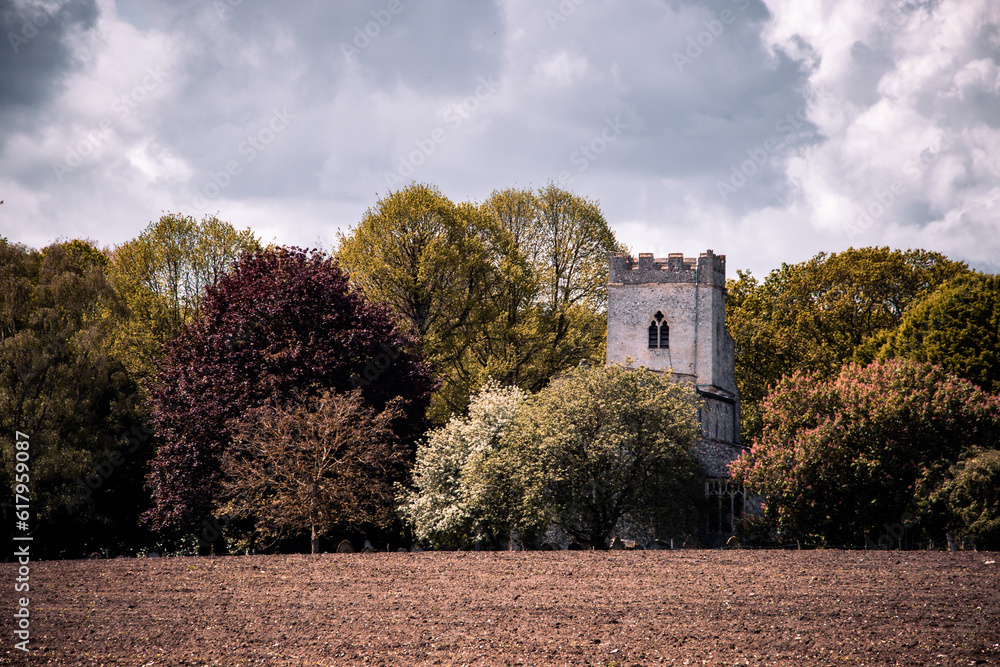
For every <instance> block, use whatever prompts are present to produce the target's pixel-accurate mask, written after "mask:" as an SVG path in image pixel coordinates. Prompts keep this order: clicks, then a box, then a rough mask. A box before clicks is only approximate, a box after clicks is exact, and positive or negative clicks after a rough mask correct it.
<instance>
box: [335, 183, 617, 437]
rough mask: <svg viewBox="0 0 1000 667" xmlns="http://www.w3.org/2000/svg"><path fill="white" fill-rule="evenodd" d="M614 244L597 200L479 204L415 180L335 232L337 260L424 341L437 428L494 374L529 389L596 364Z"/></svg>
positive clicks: (534, 195)
mask: <svg viewBox="0 0 1000 667" xmlns="http://www.w3.org/2000/svg"><path fill="white" fill-rule="evenodd" d="M621 249H622V247H621V246H620V244H618V243H617V241H615V239H614V234H613V233H612V232H611V230H610V228H609V227H608V225H607V222H606V221H605V220H604V217H603V216H602V215H601V213H600V210H599V209H598V207H597V204H596V203H594V202H590V201H588V200H585V199H583V198H580V197H577V196H575V195H572V194H571V193H569V192H566V191H564V190H560V189H558V188H556V187H555V186H549V187H548V188H546V189H544V190H539V191H537V192H534V191H531V190H507V191H504V192H494V193H493V195H491V197H490V198H489V199H488V200H487V201H486V202H484V203H483V204H481V205H478V206H477V205H472V204H468V203H461V204H457V205H456V204H454V203H452V202H451V201H450V200H448V199H447V198H446V197H444V196H443V195H442V194H441V193H440V191H438V190H437V189H436V188H433V187H431V186H427V185H412V186H410V187H408V188H405V189H404V190H401V191H399V192H394V193H390V194H389V195H388V196H387V197H385V198H384V199H381V200H379V202H378V203H377V205H376V206H375V207H373V208H372V209H370V210H369V211H368V212H367V213H366V214H365V217H364V219H363V220H362V221H361V223H360V224H359V225H358V226H357V227H356V228H354V229H353V230H352V231H351V233H350V235H348V236H344V235H341V236H340V237H339V249H338V252H337V256H338V258H339V259H340V261H341V262H343V264H344V265H345V266H346V267H347V268H348V269H349V270H350V271H351V275H352V277H353V278H352V279H353V280H355V281H356V283H357V284H358V285H361V286H362V287H363V288H364V289H365V291H366V293H368V294H371V295H372V296H373V297H374V298H377V299H380V300H384V301H386V302H387V303H389V304H390V305H391V306H392V307H393V309H394V310H396V312H398V313H400V314H401V315H402V316H403V317H404V319H405V320H406V321H407V322H408V323H409V324H410V325H411V326H412V327H413V328H414V329H415V330H416V331H417V333H418V334H419V335H420V336H421V340H422V351H423V353H424V355H425V356H426V357H427V358H428V359H431V360H432V361H433V362H434V363H435V367H437V368H440V369H441V371H442V373H443V374H444V376H445V380H444V385H443V386H442V389H441V391H440V392H439V393H438V394H437V396H436V397H435V406H434V408H433V409H432V413H433V417H434V420H435V421H437V422H439V423H444V421H446V420H447V418H448V417H449V416H450V415H451V414H456V413H460V412H461V411H463V410H464V409H465V407H466V405H467V403H468V399H469V396H470V395H471V394H473V393H475V391H476V390H478V389H479V388H480V387H481V386H482V385H483V384H484V383H485V382H486V381H487V379H488V378H490V377H493V378H496V379H497V380H498V381H499V382H501V383H504V384H516V385H518V386H520V387H522V388H524V389H527V390H536V389H539V388H541V387H542V386H544V384H545V383H546V382H548V380H549V378H550V377H551V376H552V375H553V374H555V373H557V372H559V371H561V370H564V369H565V368H568V367H570V366H572V365H575V364H577V363H579V361H580V359H583V358H585V359H588V360H590V361H592V362H595V363H599V362H601V361H603V345H604V333H605V323H604V322H605V321H604V316H603V309H604V308H605V304H606V298H605V296H604V290H605V289H606V283H607V253H608V252H609V251H614V250H621Z"/></svg>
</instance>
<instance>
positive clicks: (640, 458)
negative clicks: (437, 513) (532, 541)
mask: <svg viewBox="0 0 1000 667" xmlns="http://www.w3.org/2000/svg"><path fill="white" fill-rule="evenodd" d="M696 407H697V399H696V396H695V394H694V392H693V391H692V390H691V388H690V387H688V386H686V385H683V384H679V383H676V382H672V381H670V380H669V379H668V378H666V377H663V376H661V375H658V374H655V373H653V372H651V371H649V370H647V369H645V368H640V369H630V368H625V367H623V366H621V365H612V366H600V367H594V368H586V367H579V368H576V369H573V370H571V371H569V372H567V373H565V374H563V375H560V376H558V377H556V378H554V379H553V381H552V382H551V383H550V384H549V385H548V386H547V387H545V388H544V389H542V390H541V391H540V392H538V393H537V394H535V395H534V396H532V397H531V398H529V399H528V400H527V401H526V402H525V403H524V405H523V406H522V408H521V409H520V410H518V413H517V416H516V417H515V419H514V421H513V422H512V423H511V425H510V426H509V429H508V430H507V432H506V434H505V436H504V438H503V447H502V449H501V450H500V451H499V452H498V453H497V454H496V455H492V456H487V457H484V460H483V462H482V464H481V465H480V466H479V470H478V471H477V472H476V475H477V476H478V479H477V480H476V483H477V484H479V485H481V487H482V497H483V498H486V499H490V501H491V502H492V503H493V504H494V505H495V506H496V507H498V508H500V510H501V512H500V513H501V514H502V513H504V512H509V523H508V525H509V526H510V528H512V529H514V530H517V531H519V532H521V533H522V534H528V535H530V534H532V533H533V532H536V533H537V532H538V531H540V530H543V529H545V528H546V527H547V526H548V525H549V524H554V525H556V526H558V527H559V528H561V529H562V530H564V531H566V533H568V534H569V535H571V536H573V537H575V538H577V539H579V540H583V541H586V542H589V543H590V544H593V545H595V546H607V545H608V541H609V538H611V537H612V536H613V535H614V534H615V532H616V530H620V529H621V525H622V522H623V521H626V522H628V523H629V524H630V525H631V526H633V527H640V528H643V529H646V530H649V531H651V532H656V531H677V532H681V531H684V530H685V529H686V530H690V529H691V528H692V527H693V524H694V523H695V521H696V514H697V497H698V492H699V490H700V489H699V486H700V485H699V482H700V475H699V469H698V465H697V462H696V461H695V459H694V456H693V455H692V454H691V448H692V447H693V445H694V443H695V442H696V440H697V437H698V424H697V421H696V417H695V416H696Z"/></svg>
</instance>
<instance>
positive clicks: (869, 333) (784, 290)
mask: <svg viewBox="0 0 1000 667" xmlns="http://www.w3.org/2000/svg"><path fill="white" fill-rule="evenodd" d="M967 270H968V269H967V267H966V266H965V264H963V263H961V262H952V261H950V260H948V259H947V258H945V257H944V256H943V255H941V254H939V253H934V252H928V251H925V250H907V251H900V250H890V249H889V248H859V249H854V248H851V249H848V250H845V251H844V252H841V253H833V254H829V255H828V254H826V253H820V254H818V255H816V256H815V257H813V258H812V259H811V260H809V261H807V262H802V263H800V264H795V265H788V264H782V266H781V268H779V269H775V270H774V271H772V272H771V274H770V275H768V277H767V278H766V279H765V280H764V281H763V282H758V281H757V280H756V279H755V278H754V277H753V276H752V275H750V274H749V273H743V272H738V274H737V275H738V276H739V277H738V279H737V280H735V281H732V280H731V281H729V284H728V288H729V298H728V299H727V302H726V324H727V327H728V329H729V332H730V334H731V335H732V336H733V340H734V343H735V351H736V378H737V384H738V385H739V390H740V398H741V402H742V403H741V409H742V440H743V441H744V442H751V441H752V440H753V439H754V438H755V437H757V436H758V435H759V434H760V432H761V428H762V421H761V420H762V401H763V400H764V397H765V396H767V394H768V392H769V390H770V388H771V387H773V386H774V385H775V384H776V383H777V382H778V380H779V379H780V378H781V377H782V376H784V375H790V374H792V373H794V372H796V371H808V372H811V373H818V374H820V375H821V376H823V377H834V376H836V374H837V373H838V372H839V371H840V368H841V366H842V365H843V364H845V363H847V362H849V361H852V360H854V361H859V362H861V363H868V362H869V361H871V360H873V359H874V358H875V356H876V352H877V350H878V348H879V346H881V345H882V344H883V343H884V336H885V335H886V334H887V333H889V332H892V331H893V330H895V329H896V328H897V327H898V326H899V325H900V323H901V322H902V320H903V313H904V312H905V311H906V309H907V308H908V307H910V306H911V305H912V304H914V303H916V302H917V301H918V300H920V299H922V298H924V297H926V296H927V295H928V294H930V293H931V292H932V291H933V290H934V289H936V288H937V287H938V286H939V285H941V284H943V283H944V282H946V281H948V280H949V279H951V278H953V277H955V276H957V275H960V274H963V273H965V272H967Z"/></svg>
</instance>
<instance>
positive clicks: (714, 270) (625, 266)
mask: <svg viewBox="0 0 1000 667" xmlns="http://www.w3.org/2000/svg"><path fill="white" fill-rule="evenodd" d="M608 266H609V272H610V273H609V276H608V282H610V283H612V284H621V285H644V284H650V283H657V284H659V283H689V284H695V283H698V284H701V285H718V286H720V287H725V286H726V256H725V255H716V254H714V253H713V252H712V251H711V250H709V251H708V252H703V253H701V255H700V256H698V257H685V256H684V255H683V253H670V254H669V255H668V256H667V257H664V258H659V259H658V258H656V257H654V256H653V253H648V252H643V253H639V256H638V258H637V259H636V258H633V257H632V256H631V255H626V254H625V253H620V252H613V253H609V256H608Z"/></svg>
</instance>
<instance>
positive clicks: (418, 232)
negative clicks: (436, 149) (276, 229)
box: [337, 185, 489, 418]
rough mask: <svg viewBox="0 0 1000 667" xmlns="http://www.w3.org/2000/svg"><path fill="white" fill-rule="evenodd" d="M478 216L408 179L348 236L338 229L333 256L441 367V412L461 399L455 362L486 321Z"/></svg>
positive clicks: (438, 398) (485, 267) (484, 271)
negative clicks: (474, 331)
mask: <svg viewBox="0 0 1000 667" xmlns="http://www.w3.org/2000/svg"><path fill="white" fill-rule="evenodd" d="M480 223H481V219H480V218H479V216H478V215H476V213H475V211H474V210H471V209H470V208H469V207H465V206H456V205H455V204H454V203H453V202H451V200H449V199H448V198H446V197H445V196H444V195H442V194H441V192H440V191H439V190H437V189H436V188H434V187H432V186H428V185H411V186H410V187H408V188H406V189H404V190H400V191H398V192H393V193H390V194H389V195H388V196H386V197H385V198H383V199H380V200H379V201H378V203H377V204H376V205H375V206H374V207H373V208H371V209H369V210H368V211H367V212H366V213H365V216H364V217H363V218H362V220H361V222H360V223H359V224H358V226H357V227H356V228H354V229H353V230H352V231H351V234H350V235H349V236H345V235H343V234H340V235H339V236H338V246H339V247H338V250H337V259H338V260H339V261H340V262H341V263H342V264H343V266H344V267H345V268H346V269H347V270H348V271H349V272H350V274H351V278H352V280H353V281H354V283H355V284H357V285H358V286H360V287H361V288H362V289H363V290H364V291H365V293H366V294H368V295H369V297H370V298H372V299H374V300H376V301H384V302H385V303H387V304H389V305H390V307H392V309H393V310H394V311H395V312H397V313H398V314H399V315H400V316H402V318H403V321H404V322H405V323H406V324H408V325H409V326H410V327H411V328H412V329H413V331H414V333H415V334H416V336H418V337H419V339H420V341H421V351H422V353H423V354H424V356H425V357H426V358H427V359H428V360H429V361H431V362H432V363H433V364H434V365H435V368H439V369H440V370H441V372H442V373H443V374H444V385H443V387H442V390H441V391H440V392H439V393H438V395H437V396H436V399H435V400H436V403H437V404H438V405H436V407H435V408H434V413H435V414H436V415H439V418H440V416H441V415H445V414H447V413H448V412H449V411H450V410H451V409H453V408H455V407H457V406H459V405H461V401H462V400H463V399H460V398H457V396H460V395H461V394H462V389H459V390H458V391H457V393H456V391H455V387H456V385H457V383H458V382H459V378H458V377H457V376H456V374H455V372H454V369H455V366H456V361H457V360H458V359H459V358H460V357H461V356H462V355H463V354H464V353H465V349H466V347H467V346H468V345H469V344H470V342H471V340H472V339H473V336H471V335H470V333H469V331H470V330H471V329H481V328H482V327H483V326H484V324H483V323H480V324H479V325H478V326H477V325H475V324H474V320H475V319H476V318H477V317H479V316H481V314H482V313H481V311H480V310H479V307H478V306H479V303H480V296H481V293H482V289H483V286H484V285H485V284H486V283H487V274H488V272H489V267H488V265H487V263H486V261H485V256H484V255H485V249H484V247H483V244H482V242H481V236H482V233H483V231H482V229H481V224H480ZM465 395H466V396H467V395H468V393H467V392H465Z"/></svg>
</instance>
